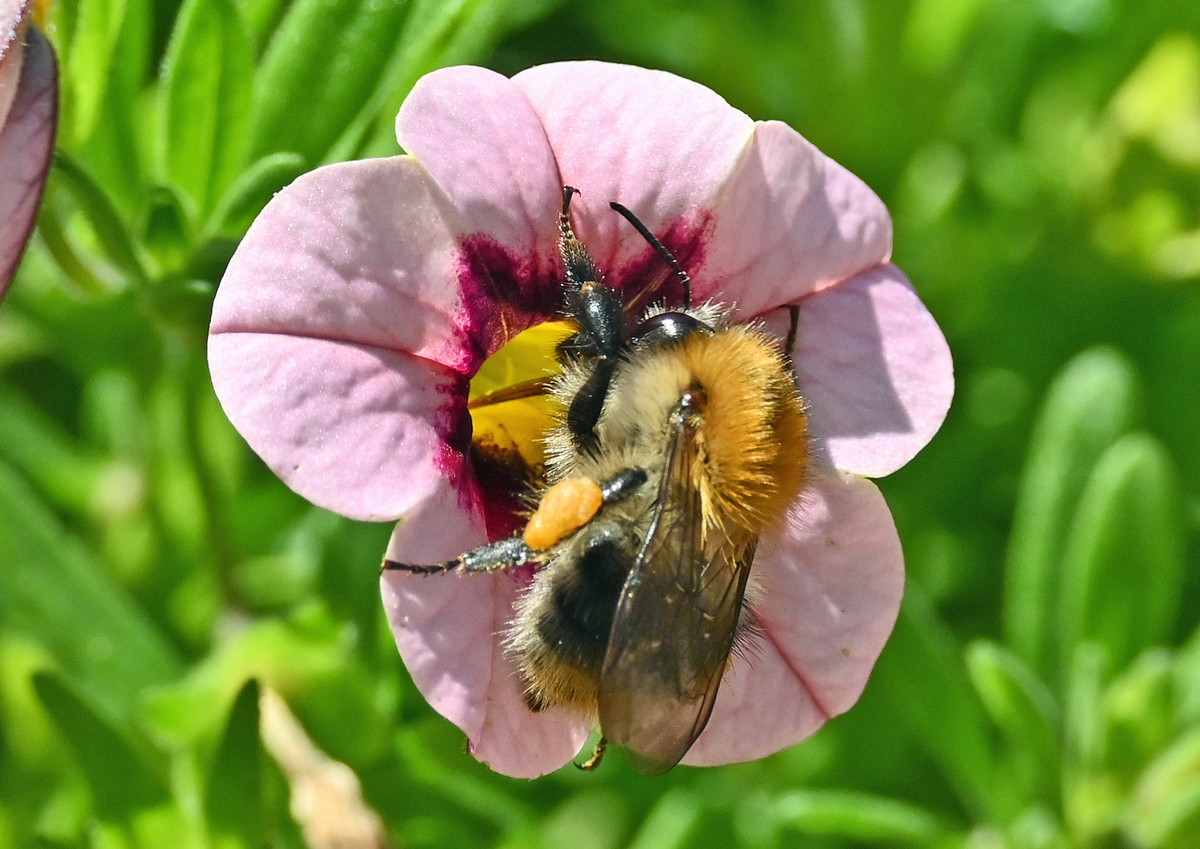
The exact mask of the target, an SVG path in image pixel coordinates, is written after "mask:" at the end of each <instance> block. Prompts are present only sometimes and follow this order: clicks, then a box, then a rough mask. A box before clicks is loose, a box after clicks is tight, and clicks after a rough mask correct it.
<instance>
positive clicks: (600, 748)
mask: <svg viewBox="0 0 1200 849" xmlns="http://www.w3.org/2000/svg"><path fill="white" fill-rule="evenodd" d="M606 751H608V738H606V737H601V738H600V739H599V740H597V741H596V748H594V749H592V756H591V757H590V758H588V759H587V760H586V761H584V762H583V763H581V764H575V767H576V768H577V769H581V770H583V771H584V772H591V771H593V770H594V769H595V768H596V767H598V766H600V761H602V760H603V759H604V753H605V752H606Z"/></svg>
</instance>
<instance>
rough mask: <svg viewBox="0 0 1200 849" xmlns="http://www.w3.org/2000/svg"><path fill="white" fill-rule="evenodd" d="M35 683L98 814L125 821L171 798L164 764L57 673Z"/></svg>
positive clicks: (42, 675)
mask: <svg viewBox="0 0 1200 849" xmlns="http://www.w3.org/2000/svg"><path fill="white" fill-rule="evenodd" d="M33 686H34V689H35V690H36V691H37V694H38V698H40V699H41V700H42V704H44V705H45V706H46V710H47V711H48V712H49V713H50V715H51V716H52V717H54V721H55V723H56V724H57V725H58V728H59V730H60V731H61V732H62V735H63V737H64V738H66V741H67V743H68V744H69V745H70V747H71V749H72V750H74V752H75V756H76V759H77V760H78V762H79V766H80V768H81V769H82V770H83V774H84V776H85V778H86V779H87V783H88V787H89V788H90V789H91V792H92V800H93V803H94V805H95V811H96V814H97V816H99V817H100V818H101V819H106V820H122V819H127V818H129V816H130V815H131V814H133V813H135V812H137V811H139V810H142V809H144V808H149V807H152V806H154V805H157V804H160V803H162V802H165V801H166V800H167V798H168V792H167V784H166V780H165V771H164V765H162V764H156V765H152V764H151V763H150V761H149V759H148V757H147V752H148V748H147V747H145V746H141V747H139V746H136V745H135V744H134V743H132V742H131V741H130V739H129V737H128V736H127V734H126V733H125V732H122V731H120V730H118V729H117V728H115V727H113V725H112V724H111V723H110V722H109V721H108V720H107V719H105V718H104V717H102V716H101V715H100V713H98V712H97V711H96V710H94V709H93V708H92V706H91V705H89V704H88V703H87V702H86V701H85V700H84V699H83V698H81V697H80V696H79V695H78V694H76V693H75V692H74V691H73V690H72V689H71V688H70V687H69V686H67V685H66V684H65V683H64V682H63V681H62V680H61V679H60V678H59V677H58V676H57V675H53V674H51V673H46V672H39V673H37V674H36V675H34V676H33Z"/></svg>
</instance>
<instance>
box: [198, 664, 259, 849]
mask: <svg viewBox="0 0 1200 849" xmlns="http://www.w3.org/2000/svg"><path fill="white" fill-rule="evenodd" d="M258 720H259V711H258V682H257V681H254V680H250V681H247V682H246V685H245V686H244V687H242V689H241V692H240V693H238V696H237V698H236V699H234V702H233V709H232V710H231V711H230V712H229V721H228V722H227V723H226V725H225V733H224V734H223V735H222V736H221V742H220V744H219V745H218V746H217V754H216V757H215V758H214V759H213V765H212V770H211V771H210V772H209V776H208V787H207V791H206V792H205V795H204V810H205V813H206V814H207V817H208V822H209V825H210V827H211V829H212V831H213V832H214V833H215V834H217V835H219V836H221V837H226V836H234V837H236V838H238V839H239V840H240V842H241V843H242V845H244V846H260V845H263V844H265V843H266V839H265V835H264V833H263V831H264V821H265V818H264V816H263V766H264V764H263V759H264V758H263V755H264V753H263V746H262V740H261V738H260V737H259V730H258Z"/></svg>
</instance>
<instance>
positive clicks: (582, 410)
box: [567, 356, 616, 444]
mask: <svg viewBox="0 0 1200 849" xmlns="http://www.w3.org/2000/svg"><path fill="white" fill-rule="evenodd" d="M615 370H616V358H615V357H604V356H601V357H597V358H596V362H595V366H594V367H593V369H592V373H591V374H590V375H588V379H587V380H586V381H584V384H583V386H581V387H580V388H579V391H578V392H576V393H575V397H574V398H572V399H571V403H570V405H569V406H568V407H567V431H568V432H569V433H570V434H571V437H572V438H573V439H574V440H575V442H576V444H578V443H580V442H581V441H582V440H585V439H587V438H589V437H591V436H592V435H593V433H592V432H593V430H594V429H595V427H596V422H598V421H600V413H601V412H603V411H604V401H605V399H606V398H607V397H608V386H609V384H610V383H611V382H612V376H613V372H614V371H615Z"/></svg>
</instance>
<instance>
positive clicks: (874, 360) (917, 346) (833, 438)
mask: <svg viewBox="0 0 1200 849" xmlns="http://www.w3.org/2000/svg"><path fill="white" fill-rule="evenodd" d="M764 318H766V319H767V320H768V324H769V325H770V327H771V328H772V330H774V331H775V332H777V333H780V334H783V333H785V332H786V328H787V318H786V312H785V311H783V310H777V311H774V312H772V313H769V314H767V315H766V316H764ZM794 359H795V363H796V372H797V374H798V375H799V384H800V392H801V394H802V395H803V396H804V399H805V401H806V402H807V405H808V424H809V430H810V433H811V434H812V436H813V450H814V452H815V453H816V454H818V455H819V456H822V457H823V458H824V459H825V460H826V461H827V462H828V463H829V464H831V465H832V466H834V467H835V468H838V469H842V470H844V471H849V472H854V473H856V474H860V475H866V476H869V477H879V476H882V475H887V474H890V473H892V472H894V471H896V469H899V468H900V467H901V466H903V465H904V464H905V463H907V462H908V461H909V460H911V459H912V458H913V457H914V456H915V455H916V453H917V452H918V451H920V450H921V448H923V447H924V446H925V445H926V444H927V443H928V442H929V440H930V439H932V438H933V435H934V434H935V433H937V430H938V428H939V427H941V425H942V421H943V420H944V419H945V418H946V412H947V410H949V409H950V401H951V399H952V397H953V396H954V363H953V361H952V360H951V357H950V348H949V346H948V345H947V344H946V338H945V336H943V335H942V331H941V330H940V329H939V328H938V325H937V322H936V321H934V318H933V316H932V315H930V314H929V310H927V309H926V308H925V305H924V304H922V303H921V300H920V298H918V297H917V294H916V292H915V291H913V287H912V284H911V283H909V282H908V280H907V279H906V278H905V276H904V275H903V274H902V273H901V272H900V270H899V269H898V268H896V267H895V266H894V265H890V264H888V265H883V266H880V267H878V268H875V269H872V270H871V271H868V272H866V273H865V274H861V275H859V276H858V277H855V278H854V279H853V280H849V281H847V282H845V283H843V284H841V285H839V286H835V287H833V288H831V289H824V290H822V291H820V292H817V293H816V294H813V295H810V296H808V297H807V298H804V299H803V300H801V301H800V324H799V327H798V332H797V339H796V350H795V353H794Z"/></svg>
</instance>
